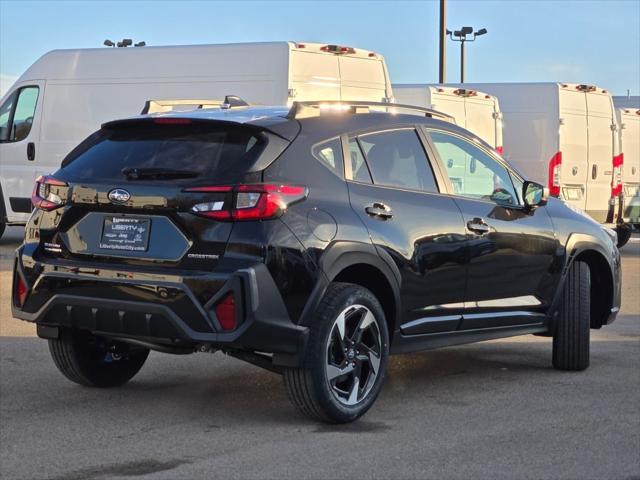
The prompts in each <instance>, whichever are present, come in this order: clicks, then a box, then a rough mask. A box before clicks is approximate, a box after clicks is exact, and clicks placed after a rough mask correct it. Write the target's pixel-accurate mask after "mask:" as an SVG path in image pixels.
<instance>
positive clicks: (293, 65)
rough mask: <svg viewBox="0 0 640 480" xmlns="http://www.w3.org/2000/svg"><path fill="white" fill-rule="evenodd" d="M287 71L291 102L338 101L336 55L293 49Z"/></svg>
mask: <svg viewBox="0 0 640 480" xmlns="http://www.w3.org/2000/svg"><path fill="white" fill-rule="evenodd" d="M289 69H290V70H289V77H290V82H289V85H290V92H289V96H290V97H292V98H293V100H297V101H312V100H340V66H339V65H338V56H337V55H335V54H327V53H323V52H318V53H316V52H311V51H306V50H295V49H294V50H291V60H290V64H289ZM291 90H292V91H291Z"/></svg>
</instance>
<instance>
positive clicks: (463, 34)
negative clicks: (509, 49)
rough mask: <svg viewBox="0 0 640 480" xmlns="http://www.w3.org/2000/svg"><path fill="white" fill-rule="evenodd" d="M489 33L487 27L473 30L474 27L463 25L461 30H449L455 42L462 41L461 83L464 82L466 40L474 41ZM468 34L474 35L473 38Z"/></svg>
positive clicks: (448, 33)
mask: <svg viewBox="0 0 640 480" xmlns="http://www.w3.org/2000/svg"><path fill="white" fill-rule="evenodd" d="M486 33H487V29H486V28H481V29H480V30H477V31H475V32H474V31H473V27H462V28H461V29H460V30H454V31H453V32H452V31H451V30H447V35H449V38H450V39H451V40H453V41H454V42H460V83H464V44H465V43H466V42H474V41H475V40H476V38H477V37H479V36H481V35H484V34H486ZM467 35H473V37H472V38H467Z"/></svg>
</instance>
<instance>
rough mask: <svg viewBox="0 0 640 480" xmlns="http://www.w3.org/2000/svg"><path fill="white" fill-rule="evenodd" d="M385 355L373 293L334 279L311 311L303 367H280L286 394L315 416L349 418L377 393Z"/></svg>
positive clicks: (358, 413)
mask: <svg viewBox="0 0 640 480" xmlns="http://www.w3.org/2000/svg"><path fill="white" fill-rule="evenodd" d="M388 355H389V333H388V331H387V324H386V320H385V316H384V311H383V310H382V307H381V306H380V303H379V302H378V300H377V299H376V297H375V296H374V295H373V294H372V293H371V292H370V291H369V290H367V289H366V288H363V287H361V286H359V285H354V284H350V283H332V284H331V285H329V288H328V289H327V292H326V293H325V295H324V297H323V299H322V302H321V303H320V305H318V308H317V310H316V312H315V314H314V318H313V320H312V323H311V327H310V335H309V341H308V343H307V349H306V352H305V357H304V359H303V363H302V367H300V368H288V369H286V370H285V371H284V384H285V387H286V389H287V393H288V394H289V399H290V400H291V402H292V403H293V404H294V406H295V407H296V408H297V409H298V410H300V411H301V412H302V413H303V414H305V415H306V416H308V417H310V418H312V419H314V420H319V421H322V422H327V423H347V422H352V421H354V420H356V419H357V418H359V417H361V416H362V415H364V414H365V413H366V412H367V410H369V408H371V406H372V405H373V403H374V402H375V400H376V397H377V396H378V393H380V389H381V388H382V384H383V381H384V376H385V369H386V363H387V358H388Z"/></svg>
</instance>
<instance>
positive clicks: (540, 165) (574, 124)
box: [465, 83, 621, 224]
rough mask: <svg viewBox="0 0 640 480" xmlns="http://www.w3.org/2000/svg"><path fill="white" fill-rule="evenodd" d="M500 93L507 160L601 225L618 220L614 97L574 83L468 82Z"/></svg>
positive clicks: (469, 85) (594, 87) (498, 94)
mask: <svg viewBox="0 0 640 480" xmlns="http://www.w3.org/2000/svg"><path fill="white" fill-rule="evenodd" d="M465 88H473V89H478V90H482V91H485V92H489V93H490V94H492V95H495V96H496V97H498V100H499V101H500V109H501V111H502V115H503V136H504V137H503V138H504V152H503V155H504V157H505V159H507V160H508V161H509V162H511V163H512V164H513V165H514V166H516V168H518V169H519V170H520V171H521V172H522V173H523V174H524V175H525V176H526V177H527V178H529V179H531V180H535V181H537V182H540V183H542V184H544V185H547V186H548V187H549V189H550V193H551V194H552V195H555V196H558V197H561V198H563V199H564V200H565V201H566V202H567V203H569V204H571V205H573V206H575V207H577V208H579V209H581V210H583V211H585V212H586V213H588V214H589V215H590V216H591V217H593V218H594V219H595V220H597V221H598V222H600V223H607V224H613V223H618V222H619V221H620V220H621V219H619V218H618V212H617V209H616V208H615V207H616V200H615V198H614V197H613V196H612V193H613V192H612V189H613V187H614V185H613V184H612V181H613V159H614V157H616V156H617V155H618V148H619V144H618V134H617V128H618V127H617V119H616V113H615V109H614V106H613V101H612V98H611V95H610V94H609V92H607V91H606V90H604V89H602V88H600V87H596V86H593V85H578V84H574V83H477V84H465Z"/></svg>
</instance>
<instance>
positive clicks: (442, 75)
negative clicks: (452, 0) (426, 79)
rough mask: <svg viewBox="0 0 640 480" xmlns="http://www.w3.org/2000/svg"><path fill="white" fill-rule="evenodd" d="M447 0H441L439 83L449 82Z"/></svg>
mask: <svg viewBox="0 0 640 480" xmlns="http://www.w3.org/2000/svg"><path fill="white" fill-rule="evenodd" d="M446 24H447V0H440V28H439V30H438V37H439V38H438V40H439V41H440V49H439V53H440V55H439V57H440V65H439V72H438V81H439V82H438V83H446V82H447V33H446V32H447V27H446Z"/></svg>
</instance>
